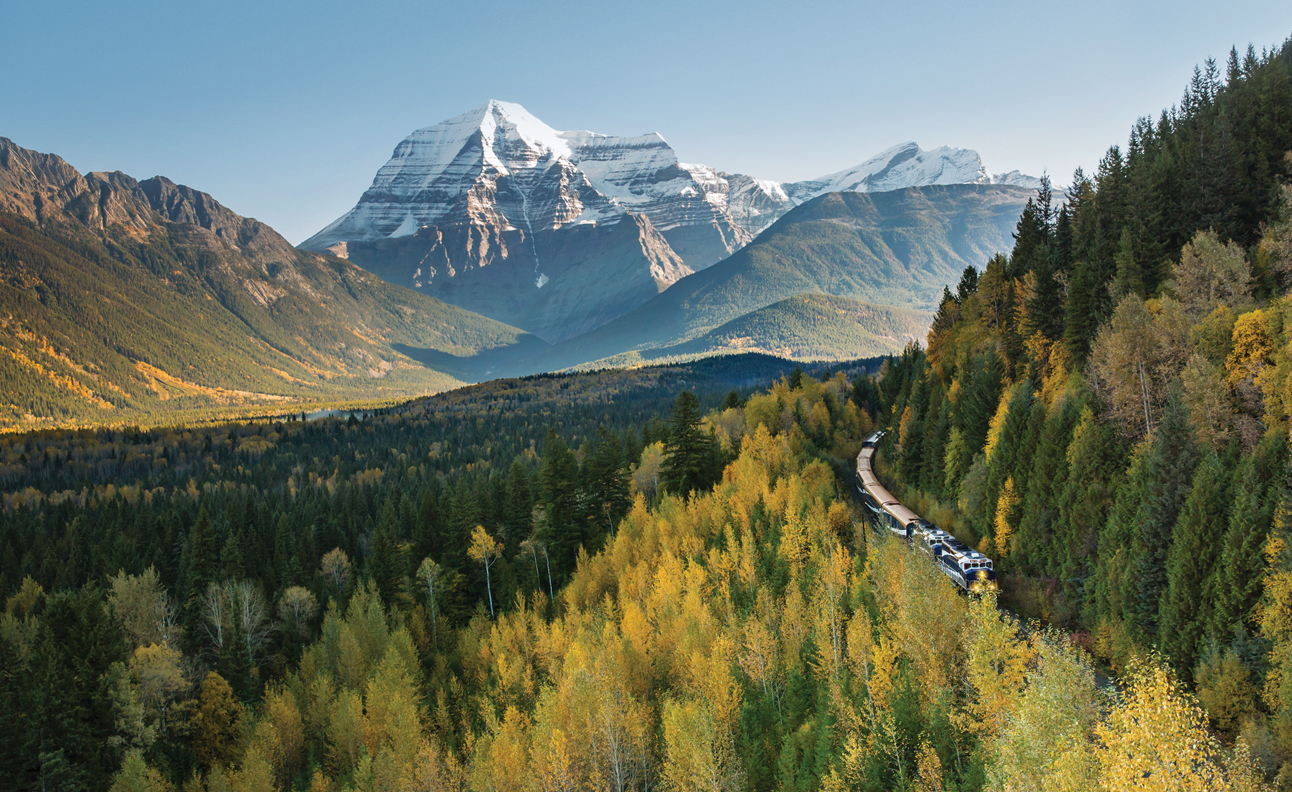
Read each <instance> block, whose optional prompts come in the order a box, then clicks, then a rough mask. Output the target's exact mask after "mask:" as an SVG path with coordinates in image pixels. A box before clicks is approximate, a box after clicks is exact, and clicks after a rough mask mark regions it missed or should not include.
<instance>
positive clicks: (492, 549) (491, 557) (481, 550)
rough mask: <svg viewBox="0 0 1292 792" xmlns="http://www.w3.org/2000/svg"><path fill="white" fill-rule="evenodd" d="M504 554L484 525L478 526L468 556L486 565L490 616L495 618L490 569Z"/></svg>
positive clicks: (486, 585)
mask: <svg viewBox="0 0 1292 792" xmlns="http://www.w3.org/2000/svg"><path fill="white" fill-rule="evenodd" d="M501 553H502V545H501V544H499V542H498V540H497V539H495V538H493V536H491V535H490V534H489V532H488V531H486V530H485V528H484V526H483V525H477V526H476V528H475V530H474V531H472V533H471V547H470V548H469V549H468V550H467V555H468V556H470V558H471V560H472V561H476V562H479V563H480V564H483V565H484V570H485V589H486V590H487V591H488V592H489V615H490V616H493V615H494V612H493V581H492V579H491V578H490V575H489V569H490V568H491V567H492V566H493V564H494V562H495V561H497V560H498V556H499V555H500V554H501Z"/></svg>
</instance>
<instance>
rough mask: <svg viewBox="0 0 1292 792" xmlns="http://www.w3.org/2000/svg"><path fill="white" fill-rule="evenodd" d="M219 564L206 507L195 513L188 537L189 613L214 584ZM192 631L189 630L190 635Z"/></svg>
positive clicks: (194, 610) (187, 598)
mask: <svg viewBox="0 0 1292 792" xmlns="http://www.w3.org/2000/svg"><path fill="white" fill-rule="evenodd" d="M217 570H219V563H218V562H217V561H216V555H215V538H214V537H213V536H212V535H211V517H210V515H209V514H208V513H207V511H206V505H205V504H203V506H202V508H201V509H200V510H199V511H198V513H197V521H196V522H195V523H194V524H193V529H192V530H191V531H190V532H189V536H188V574H187V576H186V577H187V584H188V596H187V597H186V598H185V599H186V601H187V602H188V603H189V609H190V612H196V609H197V608H196V605H197V600H198V598H199V597H201V596H202V595H203V594H205V593H206V589H207V586H209V585H211V584H212V583H214V582H216V577H217V575H218V571H217ZM192 632H193V631H191V630H190V634H191V633H192Z"/></svg>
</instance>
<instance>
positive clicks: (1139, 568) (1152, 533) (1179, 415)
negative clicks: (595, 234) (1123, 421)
mask: <svg viewBox="0 0 1292 792" xmlns="http://www.w3.org/2000/svg"><path fill="white" fill-rule="evenodd" d="M1197 462H1198V450H1197V447H1196V446H1195V445H1194V442H1193V429H1192V428H1191V427H1190V426H1189V410H1188V408H1187V407H1186V406H1185V404H1184V395H1183V393H1182V391H1181V389H1180V388H1179V387H1178V386H1176V387H1173V388H1172V389H1171V392H1170V395H1168V397H1167V401H1166V411H1165V412H1164V413H1163V415H1162V421H1161V423H1159V424H1158V426H1157V428H1156V429H1155V430H1154V432H1153V440H1152V445H1151V446H1150V447H1149V452H1148V456H1147V459H1146V460H1145V480H1144V482H1143V499H1142V500H1141V502H1140V508H1139V511H1138V513H1137V515H1136V518H1135V522H1136V526H1137V527H1138V529H1139V532H1138V537H1137V538H1136V541H1135V544H1134V545H1133V547H1134V554H1135V555H1134V563H1133V564H1132V565H1131V567H1130V569H1132V570H1133V575H1134V581H1135V582H1134V587H1133V590H1134V594H1133V595H1131V596H1130V598H1129V599H1130V601H1131V602H1133V603H1134V607H1133V608H1132V610H1131V612H1132V613H1133V619H1134V623H1135V625H1136V626H1137V628H1138V630H1139V631H1140V634H1141V635H1143V636H1145V637H1146V638H1150V639H1151V638H1155V637H1157V635H1158V606H1159V604H1160V603H1161V599H1162V592H1164V591H1165V590H1166V586H1167V570H1166V557H1167V552H1168V551H1169V550H1170V548H1171V540H1172V529H1174V528H1175V524H1176V520H1178V519H1179V516H1180V509H1181V508H1183V507H1184V502H1185V499H1186V498H1187V497H1188V494H1189V486H1190V483H1191V482H1192V480H1193V469H1194V467H1195V466H1196V465H1197Z"/></svg>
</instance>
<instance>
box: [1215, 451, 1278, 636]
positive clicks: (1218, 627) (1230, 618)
mask: <svg viewBox="0 0 1292 792" xmlns="http://www.w3.org/2000/svg"><path fill="white" fill-rule="evenodd" d="M1284 454H1285V446H1284V443H1283V439H1282V438H1281V437H1272V438H1267V439H1266V440H1265V441H1263V442H1262V443H1261V445H1260V446H1258V447H1257V449H1256V450H1255V452H1254V453H1252V454H1250V455H1247V456H1245V457H1244V458H1243V459H1242V461H1241V462H1240V463H1239V465H1238V469H1237V470H1236V471H1235V472H1234V480H1233V484H1232V486H1231V489H1230V492H1229V502H1230V504H1231V510H1230V513H1229V527H1228V530H1226V531H1225V536H1224V544H1223V547H1222V548H1221V550H1220V552H1219V553H1218V554H1217V555H1218V558H1217V560H1218V561H1219V565H1218V566H1217V568H1216V570H1215V572H1214V577H1213V579H1212V581H1211V587H1210V592H1209V593H1210V598H1211V600H1212V603H1213V608H1214V610H1213V611H1212V614H1211V623H1210V625H1209V627H1210V629H1209V634H1210V637H1211V639H1212V640H1215V641H1217V642H1218V643H1220V644H1221V645H1223V644H1225V643H1228V642H1229V641H1230V640H1231V639H1232V638H1233V637H1234V636H1235V635H1236V634H1237V633H1239V632H1241V631H1243V630H1245V629H1246V624H1247V623H1248V622H1249V620H1250V619H1251V617H1252V609H1253V608H1254V607H1255V606H1256V603H1257V602H1258V601H1259V600H1260V596H1261V586H1262V584H1263V579H1264V578H1263V575H1262V572H1263V571H1264V568H1265V558H1264V554H1263V552H1262V551H1263V549H1264V547H1265V539H1266V537H1267V536H1269V532H1270V527H1271V524H1272V523H1273V519H1274V507H1275V505H1276V501H1277V498H1270V497H1268V496H1267V492H1266V490H1267V489H1268V487H1269V484H1270V477H1271V475H1272V472H1273V471H1275V470H1282V469H1284V464H1285V462H1284Z"/></svg>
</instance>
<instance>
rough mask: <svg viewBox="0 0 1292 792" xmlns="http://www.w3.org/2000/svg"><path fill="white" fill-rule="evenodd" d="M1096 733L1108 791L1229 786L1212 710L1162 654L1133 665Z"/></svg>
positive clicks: (1181, 791) (1199, 790) (1207, 791)
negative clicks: (1186, 687) (1201, 704)
mask: <svg viewBox="0 0 1292 792" xmlns="http://www.w3.org/2000/svg"><path fill="white" fill-rule="evenodd" d="M1095 733H1096V735H1097V737H1098V746H1099V747H1098V756H1099V768H1100V781H1101V783H1102V784H1103V787H1104V788H1105V789H1107V790H1123V789H1134V790H1144V792H1159V790H1160V792H1168V791H1169V792H1218V791H1220V790H1225V789H1226V788H1227V786H1228V784H1227V783H1226V779H1225V774H1224V770H1223V767H1222V766H1221V765H1220V764H1218V761H1217V760H1218V759H1219V758H1220V756H1221V751H1220V744H1219V743H1218V742H1217V741H1216V739H1215V738H1214V737H1212V736H1211V734H1210V732H1208V730H1207V716H1206V714H1205V713H1204V712H1203V711H1202V708H1200V707H1199V706H1198V705H1197V703H1196V702H1194V700H1193V697H1192V696H1190V695H1189V694H1188V693H1187V692H1186V691H1185V690H1184V687H1183V685H1182V684H1181V683H1180V682H1179V680H1177V679H1176V678H1175V677H1174V676H1173V675H1172V674H1171V672H1170V671H1169V670H1168V669H1167V668H1166V666H1165V665H1164V664H1163V663H1161V662H1160V661H1159V660H1157V659H1149V660H1143V659H1137V660H1136V661H1135V662H1133V663H1132V664H1131V667H1130V673H1129V675H1128V679H1127V689H1126V691H1125V693H1123V694H1122V696H1121V698H1120V700H1119V701H1117V703H1116V704H1115V705H1114V706H1113V708H1112V711H1111V712H1110V713H1109V714H1108V719H1107V720H1106V721H1105V722H1104V723H1101V724H1099V725H1098V726H1097V727H1096V728H1095Z"/></svg>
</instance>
